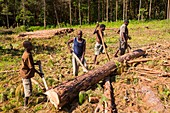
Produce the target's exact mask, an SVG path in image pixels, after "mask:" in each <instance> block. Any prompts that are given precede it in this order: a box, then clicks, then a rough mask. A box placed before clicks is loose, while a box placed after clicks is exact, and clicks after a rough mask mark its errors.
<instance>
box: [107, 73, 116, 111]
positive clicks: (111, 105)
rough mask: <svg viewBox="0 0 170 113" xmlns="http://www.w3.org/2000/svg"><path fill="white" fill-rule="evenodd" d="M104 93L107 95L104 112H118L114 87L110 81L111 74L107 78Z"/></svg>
mask: <svg viewBox="0 0 170 113" xmlns="http://www.w3.org/2000/svg"><path fill="white" fill-rule="evenodd" d="M104 95H105V97H106V101H105V102H104V113H117V111H116V109H115V106H114V97H113V87H112V85H111V83H110V76H109V77H106V79H105V85H104Z"/></svg>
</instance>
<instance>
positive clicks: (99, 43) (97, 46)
mask: <svg viewBox="0 0 170 113" xmlns="http://www.w3.org/2000/svg"><path fill="white" fill-rule="evenodd" d="M105 27H106V26H105V25H104V24H101V25H100V27H99V30H97V29H96V30H95V32H94V34H96V44H95V47H94V50H95V53H94V54H95V56H94V64H98V62H97V56H98V55H99V54H100V53H103V52H104V50H103V45H102V37H103V36H104V32H103V31H104V30H105ZM100 34H101V35H102V37H101V36H100ZM105 46H106V44H105ZM106 48H107V47H106Z"/></svg>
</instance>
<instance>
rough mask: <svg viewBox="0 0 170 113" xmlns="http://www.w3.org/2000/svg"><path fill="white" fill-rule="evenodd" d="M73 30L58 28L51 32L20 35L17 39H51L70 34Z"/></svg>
mask: <svg viewBox="0 0 170 113" xmlns="http://www.w3.org/2000/svg"><path fill="white" fill-rule="evenodd" d="M73 31H74V30H73V29H72V28H60V29H52V30H38V31H34V32H25V33H20V34H19V35H18V38H51V37H53V36H55V35H61V34H67V33H71V32H73Z"/></svg>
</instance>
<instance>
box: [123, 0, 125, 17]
mask: <svg viewBox="0 0 170 113" xmlns="http://www.w3.org/2000/svg"><path fill="white" fill-rule="evenodd" d="M123 20H125V0H123Z"/></svg>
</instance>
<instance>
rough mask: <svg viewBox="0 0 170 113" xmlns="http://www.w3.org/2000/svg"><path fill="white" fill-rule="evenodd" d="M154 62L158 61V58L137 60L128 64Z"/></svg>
mask: <svg viewBox="0 0 170 113" xmlns="http://www.w3.org/2000/svg"><path fill="white" fill-rule="evenodd" d="M153 60H158V59H157V58H144V59H135V60H130V61H128V62H127V63H128V64H133V63H138V62H147V61H153Z"/></svg>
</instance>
